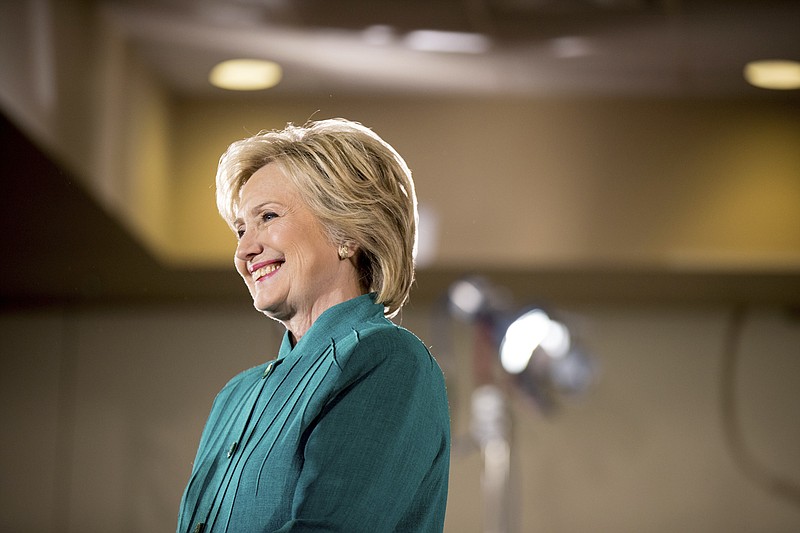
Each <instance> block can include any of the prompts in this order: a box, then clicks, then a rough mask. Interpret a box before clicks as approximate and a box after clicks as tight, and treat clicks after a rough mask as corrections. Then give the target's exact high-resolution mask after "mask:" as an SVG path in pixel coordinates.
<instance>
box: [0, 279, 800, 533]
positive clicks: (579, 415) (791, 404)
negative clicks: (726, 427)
mask: <svg viewBox="0 0 800 533" xmlns="http://www.w3.org/2000/svg"><path fill="white" fill-rule="evenodd" d="M242 298H243V299H242V302H241V303H240V304H239V303H235V304H233V303H231V304H211V303H198V304H197V305H191V304H181V305H177V304H169V305H156V304H142V305H129V306H125V307H119V306H91V307H73V308H69V307H67V308H59V309H50V310H36V311H34V310H32V311H28V312H16V313H4V314H2V315H0V351H1V352H2V354H3V357H2V358H0V364H1V365H2V368H0V391H2V392H0V394H2V398H0V406H2V414H3V418H2V419H3V421H4V428H5V429H4V431H3V432H2V441H0V444H1V445H2V449H3V450H4V453H3V454H1V455H0V470H1V471H2V472H3V475H2V476H0V502H2V504H0V505H1V506H2V512H0V530H1V531H15V532H24V531H29V532H48V531H68V532H75V533H78V532H80V533H92V532H98V533H100V532H103V533H105V532H108V531H117V532H151V531H169V530H172V528H173V527H174V523H175V516H176V512H177V506H178V502H179V498H180V494H181V491H182V488H183V484H184V483H185V481H186V478H187V476H188V473H189V469H190V465H191V461H192V459H193V454H194V451H195V447H196V444H197V440H198V437H199V433H200V430H201V427H202V424H203V421H204V419H205V416H206V415H207V412H208V409H209V407H210V402H211V400H212V399H213V396H214V394H215V393H216V391H217V390H218V389H219V388H220V387H221V386H222V385H223V384H224V383H225V382H226V381H227V379H229V378H230V377H231V376H233V375H234V374H235V373H237V372H238V371H239V370H242V369H244V368H247V367H249V366H251V365H254V364H257V363H259V362H261V361H262V360H264V359H265V358H267V357H269V356H270V354H272V353H274V351H275V350H276V349H277V343H278V333H279V330H278V329H276V327H275V325H274V324H273V323H271V322H269V321H268V320H267V319H265V318H262V317H261V316H260V315H258V314H257V313H256V312H254V311H251V310H250V308H249V303H248V302H247V301H246V296H245V295H244V294H243V295H242ZM568 310H569V311H572V312H574V313H577V315H578V316H579V317H580V319H581V324H582V331H583V332H584V336H585V343H586V345H587V346H588V347H590V348H591V350H592V352H593V354H594V356H595V357H596V358H597V361H598V362H599V364H600V368H601V378H600V381H599V382H598V384H597V385H596V387H595V389H594V390H593V391H591V393H590V394H589V395H587V396H586V397H585V398H583V399H581V400H579V401H573V402H569V403H567V404H566V405H565V406H564V409H563V411H562V413H561V414H560V416H557V417H554V418H552V419H546V418H544V417H542V416H540V415H538V414H537V413H536V412H535V411H533V410H530V409H529V408H528V406H527V404H525V403H524V402H522V401H519V398H517V400H515V402H514V417H515V418H514V424H515V428H514V430H515V441H514V453H515V456H516V461H517V463H516V471H517V473H518V483H519V485H518V486H519V498H520V501H521V503H522V505H521V511H520V515H521V516H520V519H521V528H520V531H523V532H539V531H541V532H557V531H564V532H572V531H597V532H609V533H619V532H631V533H633V532H637V533H638V532H641V531H649V532H664V533H672V532H674V531H706V532H720V533H723V532H724V533H728V532H730V531H737V532H749V531H752V532H757V531H758V532H761V531H771V532H779V531H787V532H788V531H796V530H797V529H798V528H800V509H798V508H797V507H796V506H792V505H790V504H789V503H787V502H786V501H783V500H782V499H780V498H779V497H776V496H774V495H771V494H769V493H768V492H767V491H765V490H764V489H763V488H762V487H760V486H757V485H756V484H754V483H753V482H751V481H749V480H748V479H747V478H746V477H745V476H744V474H743V473H742V472H741V471H740V470H738V469H737V468H736V467H735V466H734V463H733V461H732V458H731V455H730V454H729V452H728V450H727V449H726V444H725V441H724V439H723V432H722V422H721V418H720V408H719V401H718V400H719V396H718V392H719V386H720V369H721V360H722V359H721V357H722V350H723V340H724V336H725V332H726V328H727V319H728V316H729V312H728V310H727V309H725V308H721V307H709V308H690V307H677V306H672V307H668V306H655V305H649V306H635V307H631V306H626V307H619V306H606V305H600V304H596V305H592V306H586V307H582V308H572V309H568ZM430 318H431V317H430V314H429V310H428V309H427V308H426V307H425V306H421V305H419V304H418V306H417V308H416V309H414V308H413V307H412V308H411V309H409V310H407V311H406V312H405V315H404V323H405V324H406V325H407V326H409V327H411V328H412V329H414V330H415V331H417V332H418V333H419V334H420V335H421V336H422V337H423V338H424V339H425V340H426V341H428V342H439V341H438V340H437V339H440V336H438V335H434V333H433V332H432V331H431V321H430ZM454 330H455V331H456V332H457V333H459V339H460V340H458V341H457V342H456V346H457V347H458V350H457V352H456V353H455V356H454V358H448V357H447V356H446V355H444V354H442V359H443V360H442V363H443V364H444V365H446V366H447V368H448V372H449V374H448V381H449V390H450V395H451V403H452V407H453V423H454V426H453V430H454V435H455V436H456V437H457V441H458V442H460V443H462V444H463V435H464V434H465V432H466V431H467V422H468V413H467V411H466V407H467V405H468V400H469V394H470V392H471V378H470V374H469V368H470V366H469V356H470V345H471V344H470V340H469V336H468V330H467V328H466V327H465V326H464V325H463V324H461V325H456V326H454ZM798 346H800V324H799V323H798V322H797V318H796V317H795V318H794V320H789V319H788V318H787V315H785V314H784V313H783V312H782V311H781V310H778V309H772V308H759V309H755V310H754V312H753V313H752V315H751V317H750V319H749V321H748V322H747V323H746V326H745V329H744V332H743V338H742V342H741V344H740V346H739V348H740V350H741V358H742V359H741V375H740V379H739V381H738V387H739V393H738V395H737V398H738V400H739V402H740V403H739V404H740V408H741V417H742V418H741V420H742V423H743V428H744V436H745V438H746V442H747V445H748V446H749V447H750V448H751V450H752V452H753V453H754V454H755V456H756V457H757V458H758V460H759V461H761V462H762V463H763V466H764V467H766V468H768V469H769V470H771V471H773V472H774V473H775V474H777V475H780V476H782V477H785V478H786V479H789V480H794V482H795V483H796V482H798V480H800V455H798V448H797V446H796V443H797V442H798V439H800V426H798V424H797V417H796V413H797V412H798V409H800V393H798V390H797V387H796V383H798V380H800V358H799V357H798V351H797V350H798ZM435 349H436V346H434V350H435ZM459 449H461V448H460V447H459ZM452 466H453V467H452V472H451V483H452V489H451V493H450V500H449V508H448V516H447V531H450V532H453V533H470V532H479V531H481V526H480V524H481V505H480V499H479V498H480V468H481V467H480V459H479V457H478V456H477V455H476V454H475V453H460V452H456V453H454V455H453V458H452Z"/></svg>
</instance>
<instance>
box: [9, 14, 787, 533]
mask: <svg viewBox="0 0 800 533" xmlns="http://www.w3.org/2000/svg"><path fill="white" fill-rule="evenodd" d="M798 28H800V2H795V1H791V2H790V1H772V0H730V1H725V0H696V1H693V0H405V1H400V0H343V1H331V0H329V1H323V0H191V1H190V0H164V1H156V0H118V1H111V0H106V1H103V0H94V1H91V0H85V1H78V0H75V1H69V0H19V1H14V0H0V112H1V113H0V115H1V116H0V150H2V157H0V169H2V174H3V179H4V180H5V181H4V183H3V187H2V194H0V206H1V207H0V221H2V232H0V239H1V240H0V250H2V253H3V254H4V255H5V256H6V259H5V260H4V261H3V266H2V276H0V298H1V299H2V305H0V351H1V354H2V355H1V357H0V413H2V419H1V420H2V432H0V446H1V447H2V449H3V453H2V454H0V531H8V532H51V531H68V532H75V533H79V532H80V533H89V532H152V531H171V530H174V527H175V523H176V516H177V509H178V505H179V501H180V497H181V493H182V490H183V487H184V485H185V482H186V480H187V479H188V475H189V472H190V469H191V462H192V460H193V458H194V453H195V450H196V446H197V442H198V439H199V436H200V432H201V430H202V425H203V423H204V422H205V418H206V416H207V414H208V411H209V408H210V405H211V402H212V400H213V398H214V396H215V394H216V393H217V391H218V390H219V389H220V388H221V387H222V386H223V385H224V384H225V383H226V382H227V381H228V380H229V379H230V378H231V377H232V376H234V375H235V374H236V373H238V372H239V371H241V370H243V369H245V368H248V367H251V366H254V365H256V364H259V363H261V362H263V361H264V360H266V359H270V358H272V357H273V356H274V354H275V352H276V350H277V348H278V343H279V339H280V336H281V334H282V332H281V330H280V326H279V325H277V324H275V323H273V322H271V321H270V320H268V319H266V318H264V317H263V316H261V315H259V314H258V313H257V312H255V311H254V310H252V307H251V302H250V298H249V296H248V294H247V291H246V289H245V287H244V286H243V284H242V283H241V281H240V280H239V279H238V276H237V275H236V274H235V272H234V271H233V268H232V254H233V250H234V246H235V239H234V237H233V235H232V234H231V233H230V231H229V230H228V228H227V227H226V225H225V224H224V222H222V220H221V219H220V218H219V217H218V215H217V214H216V209H215V203H214V189H213V178H214V174H215V170H216V162H217V159H218V157H219V155H220V154H221V153H222V152H223V151H224V150H225V148H226V147H227V146H228V144H230V143H231V142H233V141H235V140H237V139H240V138H243V137H246V136H249V135H251V134H254V133H256V132H258V131H259V130H262V129H272V128H281V127H283V126H285V125H286V123H287V122H294V123H298V124H302V123H304V122H306V121H307V120H309V119H312V118H313V119H321V118H330V117H338V116H341V117H346V118H349V119H352V120H357V121H360V122H362V123H364V124H365V125H367V126H369V127H371V128H372V129H374V130H375V131H376V132H377V133H378V134H379V135H381V136H382V137H383V138H384V139H386V140H387V141H388V142H390V143H391V144H392V145H393V146H394V147H395V148H396V149H397V150H398V151H399V152H400V153H401V154H402V155H403V156H404V157H405V158H406V160H407V162H408V163H409V166H410V167H411V168H412V171H413V172H414V176H415V180H416V186H417V193H418V197H419V201H420V209H421V229H420V232H421V234H420V257H419V269H418V280H417V285H416V287H415V289H414V292H413V293H412V300H411V303H410V304H409V305H408V306H407V307H406V308H405V309H404V311H403V313H402V314H401V315H400V316H399V317H398V321H399V322H401V323H402V324H403V325H404V326H406V327H408V328H410V329H412V330H413V331H415V332H416V333H417V334H418V335H419V336H420V337H421V338H422V339H423V340H425V342H426V343H427V344H428V345H430V346H432V350H433V352H434V353H435V354H436V355H437V358H438V359H439V361H440V363H441V365H442V367H443V368H444V370H445V373H446V377H447V382H448V390H449V395H450V402H451V411H452V420H453V435H454V441H453V453H452V471H451V480H450V481H451V490H450V498H449V502H448V511H447V521H446V530H447V531H448V532H454V533H462V532H465V533H470V532H482V531H485V532H489V531H492V532H498V533H500V532H506V531H507V532H534V533H535V532H565V533H571V532H583V531H592V532H614V533H617V532H642V531H648V532H675V531H692V532H694V531H698V532H732V531H734V532H751V531H752V532H790V531H792V532H793V531H799V530H800V445H798V441H799V440H800V422H799V421H798V412H800V388H799V387H798V385H799V384H800V90H798V88H797V87H798V85H800V84H796V85H792V81H791V77H792V75H794V76H797V71H798V70H800V65H798V64H797V63H791V62H789V63H778V64H777V65H776V64H775V63H777V60H789V61H798V60H800V32H799V31H798ZM229 59H257V60H266V61H269V62H270V63H267V64H266V65H264V64H261V65H260V66H259V68H260V69H262V70H260V71H259V72H260V74H259V76H260V77H258V79H257V80H256V81H259V82H260V81H263V82H264V83H265V84H266V83H267V82H269V81H270V80H269V79H267V78H268V77H269V76H268V75H269V74H271V75H272V76H273V79H272V83H275V82H277V85H274V86H273V87H271V88H255V89H254V90H240V89H229V88H228V89H226V88H220V87H217V86H214V85H212V83H211V82H210V78H209V75H210V72H211V71H212V69H214V67H215V66H216V65H217V64H218V63H220V62H221V61H225V60H229ZM763 60H771V61H772V62H773V64H772V65H771V66H782V67H784V69H785V70H784V71H783V74H781V73H778V74H774V73H772V74H771V73H769V72H767V73H766V74H764V73H763V72H762V71H761V70H758V69H757V67H759V66H763V64H753V63H752V62H754V61H763ZM748 65H749V66H748ZM767 66H770V65H767ZM765 77H766V81H764V80H765ZM770 79H771V80H772V81H771V82H770ZM217 83H227V82H224V81H217ZM753 83H755V84H759V85H763V84H765V83H766V84H770V83H772V84H773V86H774V85H775V84H777V87H778V88H764V87H757V86H754V85H753ZM795 83H796V82H795ZM526 312H527V313H528V314H527V315H525V316H527V317H528V318H531V317H532V318H533V322H527V323H520V322H517V323H516V324H517V326H515V327H511V328H509V329H508V330H506V328H507V327H509V325H510V324H513V323H515V322H514V320H515V319H516V318H518V317H519V316H520V315H522V314H524V313H526ZM531 312H532V314H531ZM520 324H521V325H520ZM526 324H527V325H526ZM543 324H544V326H543ZM542 327H544V329H541V328H542ZM536 328H539V329H536ZM515 339H516V340H515ZM557 341H558V342H557ZM512 345H514V346H518V345H521V346H522V352H521V353H522V355H521V356H519V355H513V354H512V355H509V356H508V357H505V358H502V357H500V356H501V352H502V353H505V352H504V350H506V349H507V348H508V347H509V346H512ZM501 347H502V349H501ZM520 357H521V359H520Z"/></svg>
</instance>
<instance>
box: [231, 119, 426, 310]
mask: <svg viewBox="0 0 800 533" xmlns="http://www.w3.org/2000/svg"><path fill="white" fill-rule="evenodd" d="M269 163H275V164H277V165H279V167H280V168H281V170H282V171H283V172H284V173H285V174H286V176H287V177H288V178H289V180H290V181H291V182H292V183H293V185H294V186H295V187H296V188H297V190H298V192H299V193H300V195H301V198H302V199H303V201H305V203H306V204H307V205H308V206H309V208H310V209H311V211H312V212H313V213H314V214H315V215H316V216H317V218H318V219H319V221H320V222H321V223H322V225H323V226H324V227H325V228H326V229H327V232H328V235H329V236H330V238H331V241H332V242H333V243H343V242H345V241H352V242H354V243H356V244H357V245H358V252H357V256H356V265H357V268H358V271H359V276H360V281H361V284H362V287H364V288H365V289H366V290H368V291H369V292H375V293H377V299H376V301H377V302H379V303H382V304H383V305H384V313H385V314H386V315H387V316H389V317H392V316H394V315H396V314H397V312H398V311H399V310H400V308H401V307H402V306H403V305H404V304H405V303H406V301H407V300H408V295H409V292H410V291H411V285H412V283H413V282H414V257H415V253H416V239H417V218H418V216H417V198H416V194H415V192H414V182H413V180H412V178H411V171H410V170H409V169H408V166H407V165H406V163H405V161H404V160H403V158H402V157H400V155H399V154H398V153H397V152H396V151H395V149H394V148H392V147H391V146H390V145H389V144H388V143H387V142H386V141H384V140H383V139H381V138H380V137H378V135H376V134H375V133H374V132H373V131H372V130H370V129H369V128H366V127H365V126H363V125H361V124H359V123H357V122H352V121H349V120H345V119H329V120H320V121H315V122H309V123H307V124H306V125H305V126H295V125H293V124H288V125H287V127H286V128H285V129H283V130H273V131H262V132H260V133H258V134H257V135H254V136H252V137H248V138H246V139H242V140H240V141H236V142H234V143H233V144H231V145H230V146H229V147H228V149H227V150H226V151H225V153H224V154H222V157H220V160H219V167H218V169H217V179H216V183H217V208H218V209H219V212H220V215H222V218H223V219H225V221H226V222H227V223H228V224H229V225H230V226H231V227H232V228H233V221H234V220H235V219H236V216H237V212H238V209H239V196H240V192H241V189H242V187H243V186H244V184H245V183H246V182H247V180H249V179H250V177H251V176H252V175H253V174H254V173H255V172H256V171H257V170H258V169H260V168H262V167H263V166H265V165H267V164H269Z"/></svg>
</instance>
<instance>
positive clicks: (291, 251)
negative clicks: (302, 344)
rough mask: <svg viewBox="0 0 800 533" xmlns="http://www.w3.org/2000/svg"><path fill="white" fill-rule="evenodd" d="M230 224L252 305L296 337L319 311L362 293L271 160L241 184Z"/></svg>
mask: <svg viewBox="0 0 800 533" xmlns="http://www.w3.org/2000/svg"><path fill="white" fill-rule="evenodd" d="M234 227H235V228H236V231H237V234H238V236H239V245H238V246H237V248H236V257H235V259H234V263H235V265H236V270H237V271H238V272H239V275H241V276H242V278H243V279H244V281H245V284H246V285H247V288H248V289H249V290H250V294H251V295H252V297H253V305H254V306H255V308H256V309H258V310H260V311H262V312H263V313H265V314H266V315H267V316H269V317H271V318H274V319H275V320H279V321H281V322H282V323H283V324H284V325H285V326H286V328H287V329H288V330H289V331H290V333H291V334H292V336H293V337H294V340H295V341H297V340H299V339H300V337H302V336H303V335H304V334H305V332H306V331H307V330H308V328H309V327H311V324H313V322H314V320H316V319H317V317H318V316H319V315H320V314H322V312H323V311H325V310H326V309H328V308H329V307H332V306H333V305H336V304H338V303H341V302H344V301H346V300H349V299H351V298H355V297H356V296H359V295H360V294H361V293H362V292H361V290H360V288H359V283H358V274H357V271H356V268H355V266H354V264H353V261H352V259H345V260H342V259H340V258H339V251H338V250H339V246H338V243H333V242H331V240H330V238H329V237H328V235H327V233H326V232H325V229H324V228H323V227H322V225H321V224H320V222H319V221H318V220H317V218H316V217H315V216H314V214H313V213H312V212H311V210H310V209H309V208H308V206H307V205H306V204H305V202H303V200H302V198H301V197H300V195H299V193H298V191H297V189H296V188H295V186H294V185H293V184H292V182H291V181H289V179H288V178H287V177H286V175H285V174H284V173H283V171H282V170H281V168H280V167H279V166H278V165H276V164H275V163H270V164H268V165H266V166H264V167H262V168H261V169H259V170H258V171H256V172H255V173H254V174H253V175H252V176H251V177H250V179H249V180H248V181H247V183H245V184H244V186H243V187H242V189H241V193H240V202H239V211H238V217H237V219H236V221H235V223H234ZM350 252H351V254H352V252H354V250H353V249H352V248H351V250H350Z"/></svg>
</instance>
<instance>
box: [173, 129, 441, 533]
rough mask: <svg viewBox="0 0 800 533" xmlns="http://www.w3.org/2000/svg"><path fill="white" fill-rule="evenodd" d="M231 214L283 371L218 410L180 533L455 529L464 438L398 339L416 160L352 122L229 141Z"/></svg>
mask: <svg viewBox="0 0 800 533" xmlns="http://www.w3.org/2000/svg"><path fill="white" fill-rule="evenodd" d="M217 205H218V207H219V211H220V214H221V215H222V217H223V218H224V219H225V220H226V221H227V222H228V223H229V225H230V226H231V228H232V229H233V230H234V231H235V232H236V234H237V235H238V238H239V243H238V247H237V249H236V256H235V259H234V262H235V265H236V270H237V271H238V272H239V274H240V275H241V276H242V278H243V279H244V282H245V284H246V285H247V288H248V289H249V290H250V294H251V295H252V297H253V304H254V306H255V307H256V309H258V310H259V311H261V312H262V313H264V314H265V315H267V316H268V317H270V318H273V319H275V320H278V321H280V322H281V323H282V324H283V325H284V326H285V327H286V333H285V335H284V337H283V342H282V344H281V346H280V350H279V352H278V356H277V357H276V358H275V359H274V360H272V361H269V362H267V363H265V364H263V365H261V366H258V367H255V368H253V369H250V370H247V371H245V372H243V373H241V374H239V375H238V376H236V377H235V378H233V379H232V380H231V381H230V382H229V383H228V384H227V385H226V386H225V387H224V388H223V389H222V391H221V392H220V393H219V394H218V395H217V397H216V399H215V401H214V405H213V407H212V410H211V414H210V415H209V418H208V422H207V423H206V427H205V429H204V431H203V434H202V437H201V439H200V446H199V449H198V452H197V457H196V459H195V462H194V466H193V470H192V474H191V478H190V479H189V483H188V485H187V487H186V490H185V492H184V495H183V499H182V502H181V509H180V516H179V521H178V531H179V532H191V531H204V532H209V531H214V532H217V531H220V532H222V531H228V532H235V533H247V532H250V531H258V532H267V531H270V532H271V531H280V532H289V531H344V532H358V531H369V532H383V531H409V532H427V531H441V530H442V527H443V522H444V511H445V503H446V499H447V481H448V468H449V446H450V434H449V432H450V429H449V415H448V407H447V397H446V394H445V387H444V379H443V376H442V372H441V370H440V369H439V367H438V365H437V364H436V362H435V360H434V359H433V357H432V356H431V355H430V353H429V352H428V350H427V349H426V348H425V345H424V344H422V342H421V341H420V340H419V339H417V337H415V336H414V335H413V334H412V333H410V332H409V331H407V330H405V329H403V328H400V327H398V326H396V325H394V324H393V323H392V322H391V321H390V320H388V318H391V317H393V316H394V315H395V314H397V312H398V311H399V310H400V308H401V307H402V306H403V304H404V303H405V302H406V300H407V299H408V293H409V291H410V287H411V283H412V281H413V279H414V261H413V253H414V247H415V242H416V197H415V193H414V185H413V182H412V180H411V174H410V172H409V170H408V167H407V166H406V164H405V162H404V161H403V159H402V158H401V157H400V156H399V155H398V154H397V153H396V152H395V150H394V149H393V148H392V147H391V146H389V145H388V144H387V143H386V142H384V141H383V140H382V139H380V138H379V137H378V136H377V135H375V134H374V133H373V132H372V131H370V130H369V129H367V128H365V127H363V126H361V125H360V124H357V123H354V122H350V121H346V120H342V119H335V120H323V121H318V122H313V123H310V124H308V125H307V126H306V127H296V126H292V125H290V126H288V127H287V128H286V129H285V130H282V131H272V132H262V133H260V134H258V135H255V136H253V137H250V138H248V139H244V140H241V141H238V142H236V143H234V144H232V145H231V146H230V147H229V148H228V150H227V151H226V152H225V154H223V156H222V157H221V158H220V163H219V169H218V172H217Z"/></svg>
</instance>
